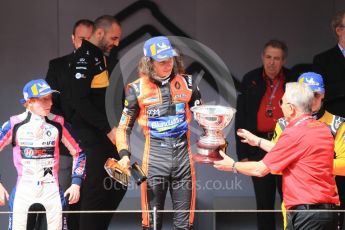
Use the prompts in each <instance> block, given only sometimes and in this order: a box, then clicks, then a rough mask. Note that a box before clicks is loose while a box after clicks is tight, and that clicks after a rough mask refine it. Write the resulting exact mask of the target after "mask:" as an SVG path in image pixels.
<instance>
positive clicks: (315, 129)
mask: <svg viewBox="0 0 345 230" xmlns="http://www.w3.org/2000/svg"><path fill="white" fill-rule="evenodd" d="M313 97H314V95H313V92H312V91H311V89H310V88H309V87H308V86H306V85H302V84H299V83H287V84H286V91H285V94H284V96H283V98H282V100H281V108H282V111H283V114H284V117H285V119H286V121H287V123H288V124H287V126H286V129H285V130H284V132H283V133H282V135H281V137H280V139H279V140H278V142H277V144H276V145H275V146H274V147H273V148H272V150H271V151H269V152H268V153H267V154H266V156H265V157H264V158H263V159H262V160H261V161H248V162H235V161H234V160H233V159H232V158H230V157H228V156H227V155H225V154H224V153H221V155H222V156H223V157H224V159H223V160H221V161H216V162H215V164H214V167H215V168H217V169H219V170H223V171H233V172H235V173H236V172H240V173H243V174H245V175H249V176H258V177H262V176H265V175H267V174H268V173H270V172H272V173H281V174H282V175H283V198H284V202H285V206H286V208H287V209H288V211H289V210H290V211H291V210H312V209H313V210H314V209H326V210H327V209H335V205H336V204H338V203H339V197H338V195H337V193H336V186H335V180H334V176H333V154H334V153H333V149H334V140H333V136H332V134H331V132H330V131H329V129H328V128H327V126H326V125H325V124H323V123H322V122H320V121H317V120H315V119H314V118H313V117H312V116H311V115H310V114H311V106H312V102H313ZM315 143H318V144H317V145H315ZM258 145H259V146H260V143H258ZM287 218H288V226H287V229H304V230H305V229H325V230H331V229H336V228H337V225H336V213H335V212H317V211H315V212H288V214H287Z"/></svg>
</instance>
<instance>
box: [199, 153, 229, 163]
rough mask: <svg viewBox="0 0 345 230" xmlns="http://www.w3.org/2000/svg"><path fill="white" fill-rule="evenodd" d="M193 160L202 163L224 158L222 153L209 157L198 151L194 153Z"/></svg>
mask: <svg viewBox="0 0 345 230" xmlns="http://www.w3.org/2000/svg"><path fill="white" fill-rule="evenodd" d="M193 160H194V161H195V162H197V163H201V164H213V162H214V161H219V160H223V158H222V157H221V156H220V155H219V157H209V156H205V155H201V154H198V153H197V154H193Z"/></svg>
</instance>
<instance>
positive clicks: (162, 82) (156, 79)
mask: <svg viewBox="0 0 345 230" xmlns="http://www.w3.org/2000/svg"><path fill="white" fill-rule="evenodd" d="M174 77H175V74H174V73H173V72H171V74H170V76H168V77H165V78H160V77H154V76H151V77H150V79H151V81H153V82H154V83H155V84H157V85H159V86H164V85H166V84H167V83H169V82H171V81H172V79H174Z"/></svg>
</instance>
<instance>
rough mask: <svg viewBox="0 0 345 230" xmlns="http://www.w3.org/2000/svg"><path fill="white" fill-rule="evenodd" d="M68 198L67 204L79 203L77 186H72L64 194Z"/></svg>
mask: <svg viewBox="0 0 345 230" xmlns="http://www.w3.org/2000/svg"><path fill="white" fill-rule="evenodd" d="M68 195H69V197H68V203H69V204H75V203H77V202H78V201H79V198H80V186H79V185H77V184H72V185H71V186H70V187H69V188H68V189H67V190H66V192H65V193H64V196H65V197H67V196H68Z"/></svg>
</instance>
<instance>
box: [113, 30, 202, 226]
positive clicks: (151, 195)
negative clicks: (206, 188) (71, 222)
mask: <svg viewBox="0 0 345 230" xmlns="http://www.w3.org/2000/svg"><path fill="white" fill-rule="evenodd" d="M139 76H140V77H139V79H137V80H136V81H134V82H132V83H130V84H128V85H127V89H126V99H125V103H124V104H125V108H124V110H123V112H122V117H121V120H120V123H119V126H118V128H117V131H116V146H117V149H118V151H119V154H120V156H121V157H123V158H122V160H121V162H120V163H122V164H124V166H126V165H127V166H128V165H129V157H130V155H131V150H130V147H129V143H130V140H129V137H130V133H131V130H132V127H133V125H134V122H135V121H136V120H137V121H138V123H139V125H140V126H141V127H142V129H143V132H144V135H145V139H146V142H145V149H144V155H143V162H142V168H143V170H144V172H145V173H146V175H147V181H146V182H145V183H143V184H142V186H141V205H142V210H143V213H142V225H143V229H144V230H148V229H153V214H152V213H151V212H150V213H149V212H147V211H148V210H153V208H154V207H156V208H157V210H163V209H164V202H165V197H166V193H167V191H168V189H169V191H170V194H171V199H172V203H173V209H174V210H183V211H181V212H175V213H174V220H173V223H174V228H175V229H181V230H182V229H192V227H193V222H194V212H193V211H194V210H195V195H196V194H195V193H196V186H195V169H194V166H193V162H192V154H191V146H190V143H189V137H190V131H189V123H190V121H191V119H192V115H191V112H190V108H191V107H192V106H195V105H199V104H200V93H199V90H198V88H197V87H196V86H195V85H193V81H192V77H191V76H190V75H184V70H183V65H182V60H181V57H180V56H178V54H177V52H176V51H175V50H174V49H173V48H172V46H171V43H170V41H169V39H168V38H167V37H164V36H159V37H153V38H150V39H149V40H147V41H146V42H145V44H144V57H142V59H141V60H140V63H139ZM125 159H126V160H127V161H124V160H125ZM185 210H190V211H189V212H188V211H187V212H186V211H185ZM156 220H157V229H161V227H162V213H159V212H158V213H157V219H156Z"/></svg>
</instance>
